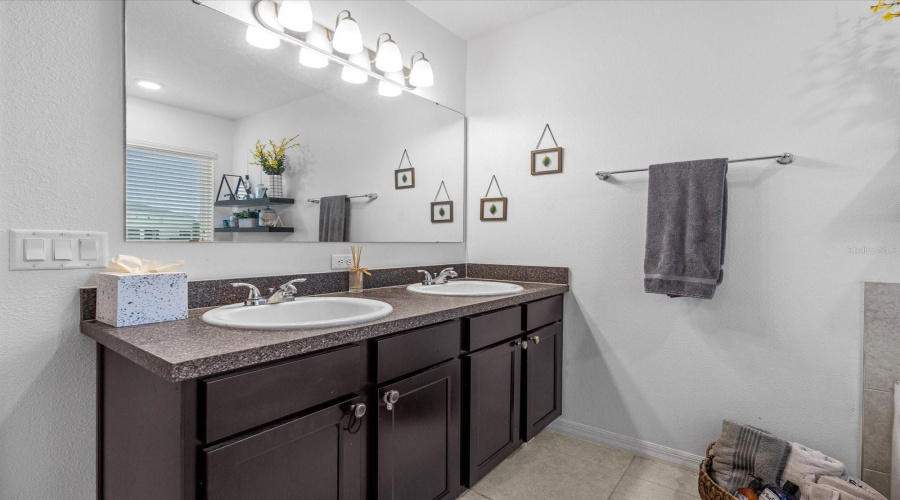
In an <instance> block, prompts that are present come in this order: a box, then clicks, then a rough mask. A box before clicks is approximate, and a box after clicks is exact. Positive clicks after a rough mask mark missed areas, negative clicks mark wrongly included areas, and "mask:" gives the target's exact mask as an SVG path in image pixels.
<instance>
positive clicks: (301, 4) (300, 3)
mask: <svg viewBox="0 0 900 500" xmlns="http://www.w3.org/2000/svg"><path fill="white" fill-rule="evenodd" d="M278 22H279V23H280V24H281V25H282V26H284V27H285V28H287V29H289V30H291V31H297V32H299V33H306V32H307V31H309V30H311V29H312V25H313V18H312V6H310V4H309V1H308V0H284V1H283V2H281V5H279V6H278ZM326 64H327V62H326Z"/></svg>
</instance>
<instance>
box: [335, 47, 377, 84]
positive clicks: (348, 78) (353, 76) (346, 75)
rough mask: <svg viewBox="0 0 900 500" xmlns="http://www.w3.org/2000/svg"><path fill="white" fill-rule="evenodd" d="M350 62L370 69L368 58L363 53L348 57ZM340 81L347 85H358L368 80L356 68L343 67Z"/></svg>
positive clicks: (363, 73)
mask: <svg viewBox="0 0 900 500" xmlns="http://www.w3.org/2000/svg"><path fill="white" fill-rule="evenodd" d="M350 62H352V63H353V64H356V65H358V66H362V67H363V68H366V69H371V67H370V66H369V56H368V54H366V53H365V52H361V53H359V54H353V55H352V56H350ZM341 80H344V81H345V82H347V83H356V84H359V83H366V82H367V81H368V80H369V76H368V75H366V73H365V72H364V71H360V70H358V69H357V68H354V67H352V66H344V69H342V70H341Z"/></svg>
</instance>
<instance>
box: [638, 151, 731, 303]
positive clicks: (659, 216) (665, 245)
mask: <svg viewBox="0 0 900 500" xmlns="http://www.w3.org/2000/svg"><path fill="white" fill-rule="evenodd" d="M727 172H728V159H727V158H715V159H710V160H696V161H686V162H678V163H664V164H661V165H650V185H649V188H648V193H647V198H648V199H647V244H646V248H645V254H644V291H645V292H647V293H664V294H667V295H669V296H678V297H681V296H683V297H695V298H698V299H711V298H713V295H714V294H715V293H716V286H717V285H718V284H720V283H721V282H722V276H723V273H722V267H723V264H724V258H725V218H726V215H727V207H728V188H727V186H726V183H725V175H726V173H727Z"/></svg>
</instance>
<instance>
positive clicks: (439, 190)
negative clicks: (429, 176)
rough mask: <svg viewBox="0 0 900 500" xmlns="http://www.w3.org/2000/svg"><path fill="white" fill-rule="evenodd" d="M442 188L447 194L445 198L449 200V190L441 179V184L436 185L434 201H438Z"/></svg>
mask: <svg viewBox="0 0 900 500" xmlns="http://www.w3.org/2000/svg"><path fill="white" fill-rule="evenodd" d="M442 189H443V190H444V194H446V195H447V200H448V201H449V200H450V199H451V198H450V192H449V191H447V186H446V185H445V184H444V181H441V185H440V186H438V190H437V193H436V194H435V195H434V201H438V196H440V195H441V190H442Z"/></svg>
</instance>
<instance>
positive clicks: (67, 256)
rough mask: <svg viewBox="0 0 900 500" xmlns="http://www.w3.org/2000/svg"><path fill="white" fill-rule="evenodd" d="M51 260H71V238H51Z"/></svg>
mask: <svg viewBox="0 0 900 500" xmlns="http://www.w3.org/2000/svg"><path fill="white" fill-rule="evenodd" d="M53 260H72V240H53Z"/></svg>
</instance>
